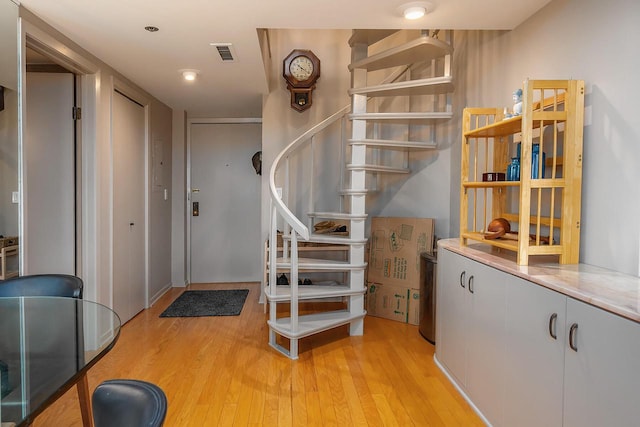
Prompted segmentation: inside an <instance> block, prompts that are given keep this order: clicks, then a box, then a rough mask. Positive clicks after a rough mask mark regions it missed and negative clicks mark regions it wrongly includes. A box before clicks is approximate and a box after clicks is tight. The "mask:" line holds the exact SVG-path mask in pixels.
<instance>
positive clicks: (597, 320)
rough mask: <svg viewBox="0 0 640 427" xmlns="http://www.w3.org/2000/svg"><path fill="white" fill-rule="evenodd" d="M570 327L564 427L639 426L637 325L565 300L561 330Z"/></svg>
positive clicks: (639, 346)
mask: <svg viewBox="0 0 640 427" xmlns="http://www.w3.org/2000/svg"><path fill="white" fill-rule="evenodd" d="M573 325H577V326H575V327H574V332H573V334H572V337H571V343H570V344H571V345H572V346H573V348H572V347H569V345H567V346H565V348H566V351H565V365H564V374H565V375H564V386H565V393H564V426H567V427H574V426H576V427H577V426H580V427H583V426H616V427H627V426H637V425H639V424H640V394H639V393H638V385H640V325H638V324H637V323H635V322H632V321H630V320H627V319H623V318H621V317H620V316H617V315H614V314H611V313H608V312H606V311H604V310H600V309H597V308H595V307H592V306H590V305H588V304H585V303H582V302H580V301H576V300H574V299H571V298H568V299H567V327H566V329H567V331H570V330H571V328H572V326H573ZM567 339H569V338H567ZM568 344H569V343H568Z"/></svg>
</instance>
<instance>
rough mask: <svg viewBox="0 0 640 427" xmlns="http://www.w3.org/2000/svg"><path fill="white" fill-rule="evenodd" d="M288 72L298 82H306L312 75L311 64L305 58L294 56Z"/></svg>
mask: <svg viewBox="0 0 640 427" xmlns="http://www.w3.org/2000/svg"><path fill="white" fill-rule="evenodd" d="M289 72H290V73H291V75H292V76H293V77H294V78H295V79H296V80H298V81H304V80H307V79H308V78H309V77H311V74H313V62H311V60H310V59H309V58H307V57H306V56H296V57H295V58H293V60H292V61H291V64H290V65H289Z"/></svg>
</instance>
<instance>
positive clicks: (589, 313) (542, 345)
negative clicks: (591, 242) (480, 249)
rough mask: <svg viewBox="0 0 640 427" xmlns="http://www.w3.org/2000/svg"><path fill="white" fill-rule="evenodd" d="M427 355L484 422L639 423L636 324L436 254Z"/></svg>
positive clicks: (584, 426)
mask: <svg viewBox="0 0 640 427" xmlns="http://www.w3.org/2000/svg"><path fill="white" fill-rule="evenodd" d="M438 258H439V259H438V282H437V286H438V293H437V295H438V305H437V328H438V335H437V336H436V357H437V359H438V361H439V362H440V363H441V364H442V366H443V367H444V368H445V369H446V371H447V372H448V373H449V374H450V375H451V377H452V379H454V381H456V383H457V385H458V386H459V387H460V388H461V389H462V390H463V392H464V393H465V394H466V397H467V398H468V399H469V400H470V401H471V402H473V404H474V405H475V406H476V407H477V408H478V409H479V410H480V412H481V413H482V415H483V416H484V417H485V418H486V419H487V420H488V421H489V423H491V424H492V425H493V426H518V427H527V426H549V427H551V426H558V427H560V426H565V427H591V426H593V427H601V426H612V427H614V426H615V427H627V426H629V427H630V426H637V425H640V394H638V386H639V385H640V325H639V324H638V323H636V322H633V321H631V320H628V319H625V318H622V317H620V316H618V315H615V314H611V313H609V312H606V311H604V310H602V309H600V308H597V307H594V306H592V305H589V304H586V303H583V302H580V301H578V300H576V299H573V298H571V297H568V296H566V295H564V294H562V293H559V292H555V291H552V290H549V289H547V288H544V287H542V286H540V285H537V284H535V283H532V282H529V281H527V280H523V279H521V278H519V277H516V276H513V275H511V274H508V273H505V272H503V271H501V270H498V269H495V268H492V267H488V266H487V265H485V264H482V263H479V262H477V261H474V260H471V259H469V258H466V257H463V256H461V255H458V254H456V253H454V252H451V251H448V250H444V249H442V248H441V250H440V251H439V253H438Z"/></svg>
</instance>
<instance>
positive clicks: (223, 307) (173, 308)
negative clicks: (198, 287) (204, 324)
mask: <svg viewBox="0 0 640 427" xmlns="http://www.w3.org/2000/svg"><path fill="white" fill-rule="evenodd" d="M248 294H249V289H223V290H214V291H186V292H184V293H183V294H182V295H180V296H179V297H178V298H176V300H175V301H174V302H172V303H171V305H170V306H169V307H167V309H166V310H165V311H163V312H162V314H161V315H160V317H201V316H237V315H239V314H240V312H241V311H242V307H243V306H244V301H245V300H246V299H247V295H248Z"/></svg>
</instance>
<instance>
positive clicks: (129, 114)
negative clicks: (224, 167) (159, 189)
mask: <svg viewBox="0 0 640 427" xmlns="http://www.w3.org/2000/svg"><path fill="white" fill-rule="evenodd" d="M112 111H113V122H112V123H113V128H112V137H113V308H114V309H115V311H116V313H118V315H119V316H120V320H121V321H122V322H123V323H124V322H126V321H128V320H129V319H131V318H132V317H134V316H135V315H136V314H138V312H140V311H142V310H143V309H144V308H145V307H146V299H147V296H146V271H145V270H146V268H145V228H146V227H145V163H146V157H145V112H144V107H142V106H141V105H140V104H137V103H135V102H133V101H132V100H130V99H129V98H127V97H125V96H123V95H121V94H120V93H118V92H114V93H113V110H112Z"/></svg>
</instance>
